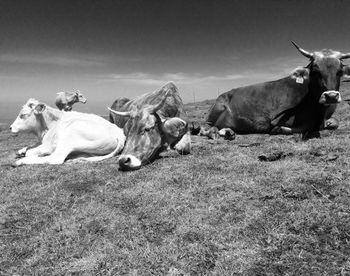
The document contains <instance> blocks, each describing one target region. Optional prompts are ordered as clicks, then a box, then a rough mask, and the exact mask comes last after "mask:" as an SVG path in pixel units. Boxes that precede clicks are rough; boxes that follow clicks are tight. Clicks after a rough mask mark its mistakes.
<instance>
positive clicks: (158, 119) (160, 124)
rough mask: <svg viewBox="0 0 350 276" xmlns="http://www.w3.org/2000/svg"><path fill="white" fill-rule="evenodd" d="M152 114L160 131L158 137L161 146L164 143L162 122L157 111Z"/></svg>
mask: <svg viewBox="0 0 350 276" xmlns="http://www.w3.org/2000/svg"><path fill="white" fill-rule="evenodd" d="M154 116H155V117H156V124H157V127H158V130H159V133H160V138H161V140H162V146H163V145H164V144H165V143H166V136H165V133H164V131H163V122H162V119H161V118H160V116H159V115H158V114H157V113H154Z"/></svg>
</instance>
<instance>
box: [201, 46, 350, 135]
mask: <svg viewBox="0 0 350 276" xmlns="http://www.w3.org/2000/svg"><path fill="white" fill-rule="evenodd" d="M293 44H294V46H295V47H296V48H297V49H298V50H299V52H300V53H301V54H303V55H304V56H305V57H307V58H308V59H309V60H310V63H309V64H308V65H307V66H306V67H305V68H297V69H296V70H295V71H294V72H293V73H292V74H291V75H289V76H287V77H285V78H283V79H279V80H276V81H270V82H265V83H261V84H256V85H250V86H246V87H240V88H236V89H232V90H231V91H228V92H226V93H223V94H221V95H220V96H219V97H218V98H217V100H216V102H215V104H214V105H213V106H212V107H211V109H210V111H209V114H208V117H207V122H208V124H209V125H211V126H216V127H218V128H219V129H222V128H231V129H233V130H234V131H235V132H237V133H241V134H245V133H246V134H247V133H270V134H292V133H302V134H303V138H308V137H312V136H313V135H316V136H317V135H319V130H321V129H323V128H330V129H334V128H337V121H336V120H335V119H332V120H329V119H330V118H331V116H332V115H333V113H334V111H335V109H336V106H337V103H339V102H340V101H341V97H340V93H339V85H340V78H341V77H342V75H343V74H344V73H345V74H346V73H347V72H348V70H349V68H348V66H345V65H344V64H343V63H342V60H344V59H346V58H349V57H350V54H342V53H340V52H337V51H333V50H322V51H319V52H313V53H309V52H307V51H305V50H304V49H302V48H300V47H299V46H297V45H296V44H295V43H294V42H293Z"/></svg>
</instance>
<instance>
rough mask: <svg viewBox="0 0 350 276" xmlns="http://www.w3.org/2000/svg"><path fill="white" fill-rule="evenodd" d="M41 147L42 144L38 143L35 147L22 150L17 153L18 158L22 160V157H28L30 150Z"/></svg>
mask: <svg viewBox="0 0 350 276" xmlns="http://www.w3.org/2000/svg"><path fill="white" fill-rule="evenodd" d="M40 145H41V142H38V143H36V144H35V145H33V146H27V147H24V148H21V149H20V150H18V151H17V152H16V158H21V157H24V156H26V155H27V152H28V151H29V150H31V149H34V148H36V147H38V146H40Z"/></svg>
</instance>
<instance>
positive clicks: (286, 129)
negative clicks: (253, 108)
mask: <svg viewBox="0 0 350 276" xmlns="http://www.w3.org/2000/svg"><path fill="white" fill-rule="evenodd" d="M296 132H298V131H297V130H296V129H293V128H290V127H284V126H275V127H274V128H273V129H272V130H271V131H270V134H271V135H278V134H284V135H291V134H293V133H296Z"/></svg>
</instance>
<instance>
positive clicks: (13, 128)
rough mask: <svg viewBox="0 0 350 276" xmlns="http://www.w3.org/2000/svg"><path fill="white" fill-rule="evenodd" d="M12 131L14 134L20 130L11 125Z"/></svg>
mask: <svg viewBox="0 0 350 276" xmlns="http://www.w3.org/2000/svg"><path fill="white" fill-rule="evenodd" d="M10 130H11V132H12V133H17V132H18V129H17V128H16V127H14V126H13V125H10Z"/></svg>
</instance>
